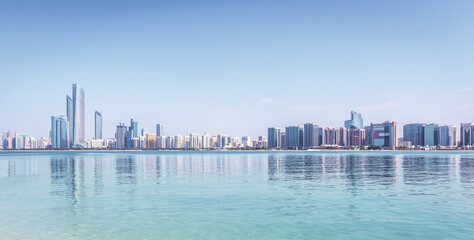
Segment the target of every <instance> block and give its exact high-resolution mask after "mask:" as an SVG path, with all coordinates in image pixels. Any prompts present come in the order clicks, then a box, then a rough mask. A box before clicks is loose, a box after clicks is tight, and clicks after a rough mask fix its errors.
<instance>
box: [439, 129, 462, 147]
mask: <svg viewBox="0 0 474 240" xmlns="http://www.w3.org/2000/svg"><path fill="white" fill-rule="evenodd" d="M438 129H439V140H438V142H439V145H441V146H456V145H457V142H456V141H457V140H456V139H457V127H456V126H439V127H438Z"/></svg>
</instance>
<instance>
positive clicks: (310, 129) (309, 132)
mask: <svg viewBox="0 0 474 240" xmlns="http://www.w3.org/2000/svg"><path fill="white" fill-rule="evenodd" d="M317 128H318V124H316V123H305V124H304V140H303V142H304V147H305V148H311V147H315V146H317V142H316V141H315V140H316V139H315V137H314V135H315V134H316V131H315V129H317Z"/></svg>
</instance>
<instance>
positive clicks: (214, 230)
mask: <svg viewBox="0 0 474 240" xmlns="http://www.w3.org/2000/svg"><path fill="white" fill-rule="evenodd" d="M473 236H474V154H473V153H472V152H210V153H208V152H163V151H160V152H31V153H27V152H0V239H474V237H473Z"/></svg>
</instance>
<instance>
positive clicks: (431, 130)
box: [423, 123, 439, 146]
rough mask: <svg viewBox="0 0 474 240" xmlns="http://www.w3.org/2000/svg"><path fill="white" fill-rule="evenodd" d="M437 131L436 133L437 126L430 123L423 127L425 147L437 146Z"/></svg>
mask: <svg viewBox="0 0 474 240" xmlns="http://www.w3.org/2000/svg"><path fill="white" fill-rule="evenodd" d="M438 134H439V131H438V125H437V124H434V123H431V124H427V125H425V130H424V134H423V137H424V143H425V144H424V145H425V146H437V145H438V140H439V135H438Z"/></svg>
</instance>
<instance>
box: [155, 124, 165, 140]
mask: <svg viewBox="0 0 474 240" xmlns="http://www.w3.org/2000/svg"><path fill="white" fill-rule="evenodd" d="M164 135H165V131H164V125H163V124H162V123H158V124H156V136H157V137H160V136H164Z"/></svg>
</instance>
